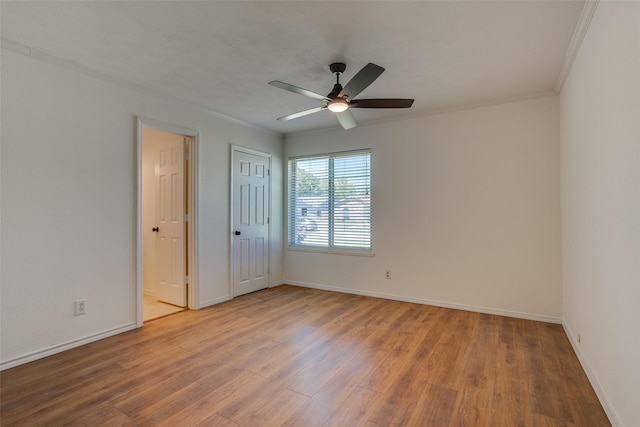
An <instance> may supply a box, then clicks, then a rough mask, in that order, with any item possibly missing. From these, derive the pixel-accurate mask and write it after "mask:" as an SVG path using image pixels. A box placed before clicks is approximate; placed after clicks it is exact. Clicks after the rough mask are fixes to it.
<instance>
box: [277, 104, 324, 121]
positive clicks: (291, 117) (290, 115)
mask: <svg viewBox="0 0 640 427" xmlns="http://www.w3.org/2000/svg"><path fill="white" fill-rule="evenodd" d="M326 109H327V107H326V106H322V107H316V108H311V109H310V110H304V111H300V112H299V113H293V114H289V115H288V116H283V117H279V118H278V120H291V119H297V118H298V117H302V116H307V115H309V114H313V113H317V112H318V111H322V110H326Z"/></svg>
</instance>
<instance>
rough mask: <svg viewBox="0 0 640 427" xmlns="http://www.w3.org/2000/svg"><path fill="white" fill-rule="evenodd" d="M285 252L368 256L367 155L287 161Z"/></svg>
mask: <svg viewBox="0 0 640 427" xmlns="http://www.w3.org/2000/svg"><path fill="white" fill-rule="evenodd" d="M288 224H289V246H291V247H303V248H317V249H336V250H350V251H365V252H370V251H371V150H360V151H350V152H343V153H332V154H322V155H314V156H304V157H296V158H290V159H289V223H288Z"/></svg>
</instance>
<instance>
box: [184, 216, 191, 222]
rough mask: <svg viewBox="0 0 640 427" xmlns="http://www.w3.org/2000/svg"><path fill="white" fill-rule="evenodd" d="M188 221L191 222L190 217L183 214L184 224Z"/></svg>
mask: <svg viewBox="0 0 640 427" xmlns="http://www.w3.org/2000/svg"><path fill="white" fill-rule="evenodd" d="M189 221H191V215H189V214H184V222H189Z"/></svg>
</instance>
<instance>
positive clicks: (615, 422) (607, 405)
mask: <svg viewBox="0 0 640 427" xmlns="http://www.w3.org/2000/svg"><path fill="white" fill-rule="evenodd" d="M562 327H563V328H564V332H565V333H566V334H567V337H569V342H570V343H571V347H573V351H574V352H575V353H576V356H578V361H579V362H580V365H582V369H584V372H585V374H587V378H588V379H589V382H590V383H591V387H593V391H595V392H596V396H598V400H600V404H601V405H602V408H603V409H604V412H605V413H606V414H607V417H608V418H609V422H611V425H612V426H613V427H623V426H622V423H621V422H620V418H619V417H618V414H616V411H615V410H614V409H613V406H612V405H611V402H610V401H609V399H608V397H607V394H606V393H605V392H604V390H603V388H602V386H601V385H600V381H598V377H597V376H596V374H595V373H594V372H593V369H591V365H589V361H588V360H587V358H586V356H585V355H584V353H583V352H582V349H581V348H580V343H579V342H578V339H577V338H576V335H575V334H574V333H573V330H572V329H571V327H570V326H569V324H568V323H567V321H566V319H562Z"/></svg>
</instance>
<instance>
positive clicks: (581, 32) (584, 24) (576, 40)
mask: <svg viewBox="0 0 640 427" xmlns="http://www.w3.org/2000/svg"><path fill="white" fill-rule="evenodd" d="M599 3H600V0H587V1H586V2H585V3H584V7H583V8H582V12H580V17H579V18H578V23H577V24H576V28H575V30H574V31H573V36H572V37H571V41H570V42H569V47H568V48H567V52H566V54H565V56H564V62H563V63H562V68H561V69H560V74H559V75H558V79H557V80H556V84H555V86H554V87H553V90H554V91H555V92H556V93H560V92H561V91H562V87H563V86H564V82H565V81H566V80H567V77H568V76H569V73H570V72H571V68H572V67H573V62H574V61H575V60H576V57H577V56H578V51H579V50H580V46H582V41H583V40H584V37H585V35H586V34H587V30H588V29H589V25H590V24H591V19H592V18H593V15H594V14H595V12H596V9H597V8H598V4H599Z"/></svg>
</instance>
